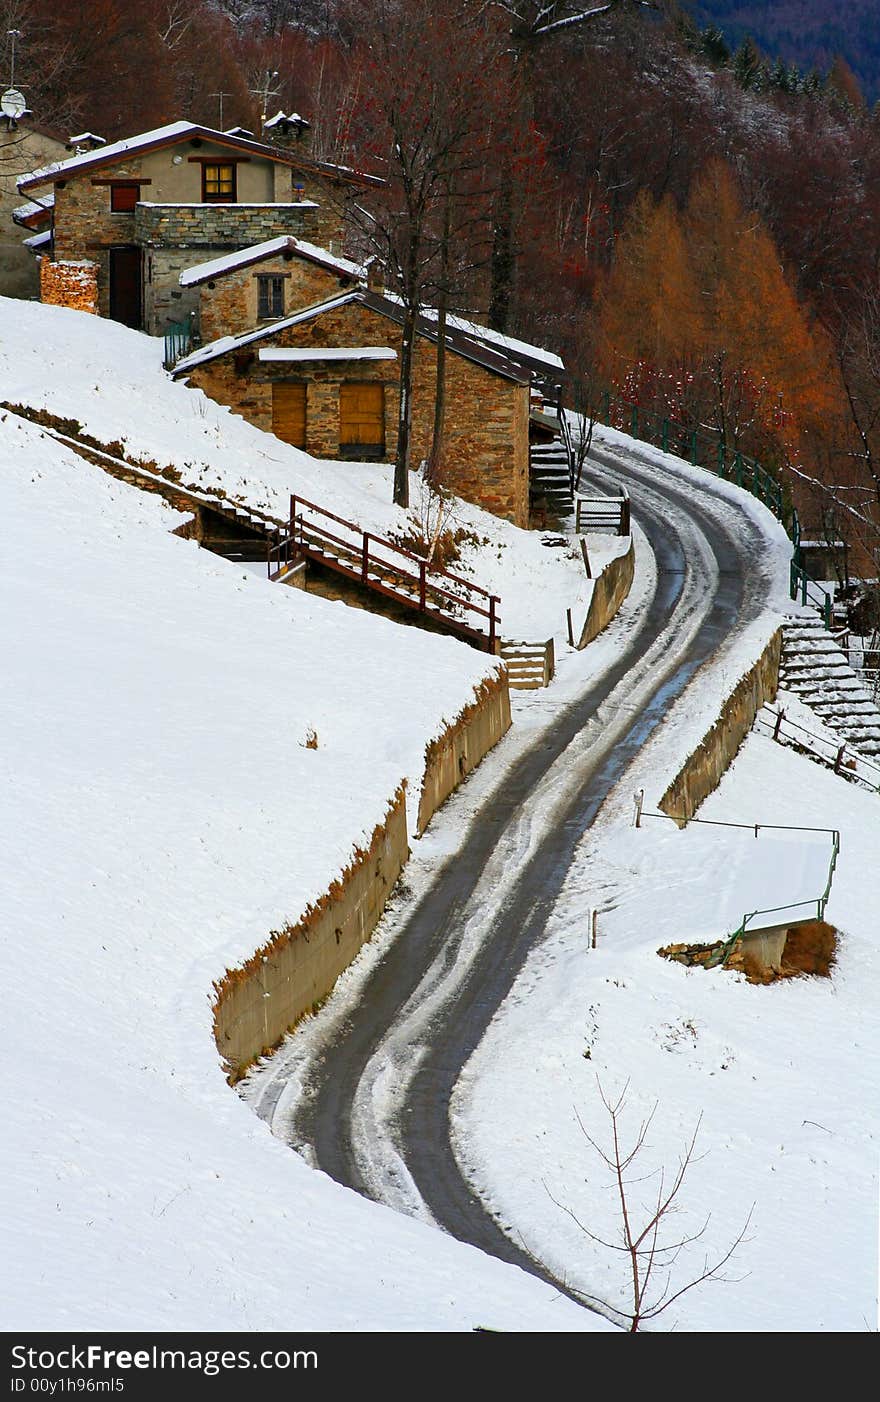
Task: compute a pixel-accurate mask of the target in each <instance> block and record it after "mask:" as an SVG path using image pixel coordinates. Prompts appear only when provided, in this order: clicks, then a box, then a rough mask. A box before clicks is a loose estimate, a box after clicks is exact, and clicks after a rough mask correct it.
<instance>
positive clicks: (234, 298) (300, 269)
mask: <svg viewBox="0 0 880 1402" xmlns="http://www.w3.org/2000/svg"><path fill="white" fill-rule="evenodd" d="M188 266H192V265H191V264H190V265H188ZM267 275H274V276H276V277H283V278H284V315H285V316H289V315H290V313H291V312H294V311H299V310H300V309H301V308H303V307H309V306H312V305H313V304H314V303H315V302H321V301H324V299H325V298H328V297H333V296H335V295H336V294H337V293H338V292H340V291H344V290H345V289H346V288H349V287H351V286H352V280H351V279H350V278H340V277H338V275H337V274H336V273H332V272H330V271H328V269H326V268H321V267H319V266H318V264H317V263H311V262H309V260H308V259H307V258H297V257H296V256H294V255H293V254H291V253H288V254H286V255H285V254H281V253H279V254H278V255H277V257H275V258H265V259H263V260H262V261H261V262H259V263H251V264H250V265H249V266H248V267H246V268H238V269H237V270H236V271H235V272H229V273H224V274H223V275H222V276H221V277H218V278H217V279H216V280H213V281H211V282H203V283H200V284H199V286H198V287H196V288H194V289H192V290H193V291H194V292H195V293H196V294H197V296H198V325H199V334H200V335H201V338H202V340H203V341H204V342H208V341H214V340H217V339H218V338H219V337H220V336H238V335H240V334H241V332H242V331H251V330H253V329H254V328H255V327H256V326H258V325H259V324H260V323H259V317H258V303H257V279H258V278H259V277H265V276H267ZM181 290H182V291H185V290H186V289H181Z"/></svg>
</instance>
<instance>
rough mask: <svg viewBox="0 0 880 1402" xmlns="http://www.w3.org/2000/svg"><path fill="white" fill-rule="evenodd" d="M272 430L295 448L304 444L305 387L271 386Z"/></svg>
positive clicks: (291, 385)
mask: <svg viewBox="0 0 880 1402" xmlns="http://www.w3.org/2000/svg"><path fill="white" fill-rule="evenodd" d="M272 432H273V433H274V434H275V437H276V438H282V439H283V440H284V442H285V443H292V444H293V446H294V447H295V448H304V447H305V446H306V387H305V385H293V384H278V385H273V386H272Z"/></svg>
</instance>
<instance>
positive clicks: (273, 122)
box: [263, 111, 312, 155]
mask: <svg viewBox="0 0 880 1402" xmlns="http://www.w3.org/2000/svg"><path fill="white" fill-rule="evenodd" d="M311 130H312V124H311V122H307V121H306V119H305V117H301V116H300V115H299V113H298V112H291V113H290V114H289V115H287V114H286V113H284V112H281V111H278V112H276V113H275V116H274V117H270V118H269V120H268V121H267V122H264V123H263V140H264V141H272V142H275V143H277V144H278V145H279V146H288V147H290V146H293V147H295V148H296V150H297V151H299V152H301V154H302V155H306V154H307V153H308V149H309V145H310V134H311Z"/></svg>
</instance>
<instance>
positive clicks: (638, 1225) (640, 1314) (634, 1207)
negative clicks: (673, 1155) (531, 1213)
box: [551, 1082, 752, 1334]
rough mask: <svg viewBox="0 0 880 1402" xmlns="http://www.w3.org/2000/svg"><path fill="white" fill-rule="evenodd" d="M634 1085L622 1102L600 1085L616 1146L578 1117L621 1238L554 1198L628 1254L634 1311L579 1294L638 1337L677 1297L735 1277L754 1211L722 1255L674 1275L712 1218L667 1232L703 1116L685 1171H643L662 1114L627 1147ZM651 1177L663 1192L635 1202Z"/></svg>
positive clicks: (599, 1240) (589, 1233) (600, 1241)
mask: <svg viewBox="0 0 880 1402" xmlns="http://www.w3.org/2000/svg"><path fill="white" fill-rule="evenodd" d="M628 1089H629V1082H627V1083H626V1085H625V1086H624V1088H623V1090H622V1091H621V1093H620V1095H619V1096H618V1097H617V1099H616V1100H612V1099H611V1098H610V1097H609V1096H608V1095H607V1094H606V1093H605V1090H604V1089H603V1087H602V1085H601V1082H600V1083H599V1095H600V1097H601V1100H602V1104H603V1106H604V1108H605V1111H606V1112H607V1115H608V1118H609V1121H610V1129H611V1146H610V1148H607V1149H606V1148H603V1146H602V1145H601V1144H600V1143H599V1142H598V1141H597V1140H596V1139H594V1138H593V1136H592V1135H591V1134H589V1133H588V1131H587V1129H586V1127H585V1125H584V1123H583V1121H582V1119H581V1117H580V1115H578V1116H577V1121H578V1124H579V1126H580V1130H581V1133H582V1134H583V1136H584V1138H585V1139H586V1141H587V1143H588V1144H589V1145H590V1146H591V1147H592V1148H593V1149H594V1150H595V1151H596V1153H597V1154H598V1156H599V1158H600V1159H601V1161H602V1163H603V1164H604V1165H605V1167H606V1169H607V1170H608V1172H609V1173H610V1175H611V1178H612V1182H613V1186H614V1189H615V1191H616V1194H617V1200H618V1208H619V1215H620V1235H619V1240H617V1241H614V1240H610V1239H608V1238H607V1237H602V1236H599V1235H598V1234H597V1233H596V1232H594V1231H593V1230H592V1229H591V1228H590V1227H588V1226H587V1225H586V1223H585V1222H583V1221H582V1220H581V1219H580V1217H578V1216H577V1215H576V1214H575V1213H574V1212H573V1211H572V1210H571V1208H569V1207H567V1206H566V1205H565V1204H564V1203H559V1202H557V1200H556V1199H555V1198H553V1201H554V1202H556V1204H557V1206H558V1207H561V1208H562V1210H563V1211H564V1212H565V1213H566V1214H567V1215H568V1216H569V1217H570V1218H571V1219H572V1221H573V1222H574V1223H575V1224H576V1225H577V1227H578V1228H579V1229H580V1230H581V1231H582V1232H583V1233H584V1235H585V1236H586V1237H588V1238H589V1240H590V1241H593V1242H596V1244H597V1245H598V1246H602V1247H604V1248H605V1249H606V1250H608V1251H613V1252H616V1253H619V1254H621V1255H622V1256H623V1257H624V1258H625V1260H626V1263H627V1266H628V1269H629V1282H630V1283H629V1287H628V1295H629V1307H628V1308H626V1309H623V1308H621V1307H619V1306H617V1305H610V1304H608V1302H607V1301H606V1300H602V1299H600V1298H599V1297H598V1296H596V1295H590V1294H588V1293H587V1292H586V1291H578V1292H577V1293H578V1294H579V1295H580V1296H581V1298H582V1299H584V1300H585V1301H590V1302H591V1303H593V1304H598V1305H601V1306H602V1308H603V1310H605V1311H607V1312H608V1314H609V1315H610V1316H613V1317H614V1318H615V1319H616V1320H617V1321H618V1322H619V1323H620V1324H622V1325H625V1326H626V1327H627V1329H628V1331H629V1333H631V1334H635V1333H636V1332H637V1331H638V1330H639V1329H640V1327H641V1326H642V1324H643V1323H645V1322H647V1321H649V1320H653V1319H656V1318H657V1317H658V1316H659V1315H661V1314H663V1312H664V1311H665V1310H667V1309H669V1307H670V1305H672V1304H674V1303H675V1301H676V1300H680V1299H681V1297H682V1296H683V1295H686V1294H687V1293H688V1292H689V1291H690V1290H694V1289H696V1287H697V1286H698V1285H702V1284H704V1283H705V1282H706V1281H709V1280H716V1281H723V1280H730V1277H729V1276H725V1275H723V1274H722V1272H723V1270H724V1267H725V1266H726V1265H727V1263H728V1261H729V1260H730V1259H731V1257H732V1256H733V1254H734V1252H735V1251H736V1249H737V1247H738V1246H740V1245H741V1244H742V1242H743V1241H744V1240H745V1237H746V1232H747V1231H748V1228H749V1223H750V1222H751V1218H752V1212H751V1211H750V1212H749V1214H748V1216H747V1218H746V1220H745V1222H744V1223H743V1226H742V1228H741V1230H740V1231H739V1233H738V1234H737V1236H736V1237H735V1238H734V1240H733V1242H732V1243H731V1245H730V1246H729V1247H728V1248H727V1250H726V1251H724V1252H723V1254H722V1255H720V1256H719V1257H718V1258H717V1259H711V1258H710V1257H709V1256H708V1255H705V1256H704V1257H703V1262H702V1265H701V1266H699V1267H698V1268H697V1270H696V1273H695V1274H692V1275H690V1276H689V1277H685V1279H684V1281H683V1282H682V1283H680V1284H679V1283H678V1282H677V1281H676V1280H675V1278H674V1276H675V1267H676V1264H677V1263H678V1261H679V1258H680V1256H681V1255H682V1253H683V1252H685V1251H686V1250H687V1248H689V1247H691V1246H693V1245H694V1244H695V1243H696V1242H698V1241H700V1239H701V1238H702V1237H703V1234H704V1233H705V1231H706V1228H707V1227H708V1225H709V1220H710V1217H709V1216H707V1217H706V1219H705V1221H704V1222H703V1225H702V1226H701V1227H700V1228H699V1230H697V1231H694V1232H689V1233H688V1232H685V1233H684V1234H680V1233H678V1232H675V1231H673V1232H672V1233H671V1234H670V1233H669V1231H668V1228H669V1225H670V1218H672V1217H673V1216H674V1214H675V1213H676V1211H677V1210H678V1208H679V1206H680V1204H679V1201H678V1200H679V1197H680V1195H681V1192H682V1189H683V1187H684V1181H685V1177H686V1175H687V1172H688V1169H689V1168H690V1167H691V1165H692V1164H693V1163H695V1162H697V1156H696V1144H697V1135H698V1134H699V1130H700V1121H701V1119H702V1116H701V1117H700V1119H698V1120H697V1123H696V1126H695V1128H694V1132H693V1134H692V1135H691V1138H690V1140H689V1141H688V1143H687V1145H686V1147H685V1150H684V1153H683V1154H682V1156H681V1158H680V1159H679V1163H678V1168H677V1169H676V1171H675V1173H674V1175H673V1177H672V1180H671V1181H669V1180H668V1179H667V1175H666V1172H665V1170H664V1169H662V1168H661V1169H660V1170H659V1171H658V1172H657V1173H656V1174H650V1173H649V1174H647V1175H644V1174H642V1173H641V1172H640V1169H641V1160H642V1157H643V1154H644V1151H645V1149H646V1147H647V1136H648V1131H649V1129H650V1127H651V1123H652V1121H653V1119H654V1115H655V1114H656V1111H657V1105H656V1104H655V1106H654V1108H653V1110H652V1111H651V1113H650V1114H649V1115H648V1116H647V1118H646V1119H644V1120H642V1122H641V1124H640V1126H639V1128H638V1131H637V1132H636V1135H635V1137H634V1139H633V1141H632V1144H631V1146H630V1147H629V1148H626V1147H625V1144H624V1136H623V1126H622V1119H623V1112H624V1110H625V1107H626V1096H627V1091H628ZM652 1177H656V1179H657V1183H656V1189H654V1190H652V1191H651V1193H650V1196H648V1197H647V1198H643V1202H642V1203H639V1204H636V1203H635V1202H634V1194H633V1188H634V1186H635V1184H636V1183H644V1182H646V1181H649V1180H650V1179H651V1178H652ZM551 1196H552V1194H551ZM741 1278H742V1277H740V1279H741Z"/></svg>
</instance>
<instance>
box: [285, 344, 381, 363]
mask: <svg viewBox="0 0 880 1402" xmlns="http://www.w3.org/2000/svg"><path fill="white" fill-rule="evenodd" d="M258 358H259V359H260V360H265V361H270V362H271V361H279V362H280V361H286V360H290V361H308V360H396V359H397V351H396V350H392V348H391V346H277V347H274V346H273V347H270V348H269V349H266V348H265V347H264V348H263V349H262V350H261V351H260V352H259V356H258Z"/></svg>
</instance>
